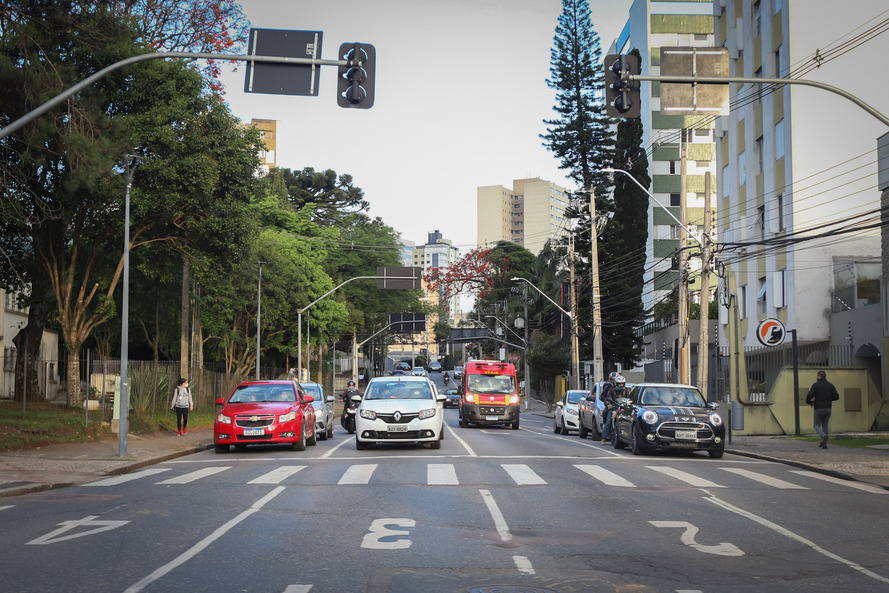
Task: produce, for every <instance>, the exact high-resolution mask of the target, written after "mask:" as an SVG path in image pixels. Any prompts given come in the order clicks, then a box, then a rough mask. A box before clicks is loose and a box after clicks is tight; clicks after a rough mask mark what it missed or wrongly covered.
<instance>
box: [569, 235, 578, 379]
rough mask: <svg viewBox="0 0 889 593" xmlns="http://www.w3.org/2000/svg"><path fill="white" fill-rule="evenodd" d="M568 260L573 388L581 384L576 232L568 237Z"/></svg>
mask: <svg viewBox="0 0 889 593" xmlns="http://www.w3.org/2000/svg"><path fill="white" fill-rule="evenodd" d="M568 261H569V266H568V267H569V270H570V280H571V389H579V386H580V381H579V380H580V354H579V353H578V339H577V287H576V286H575V285H574V233H571V234H570V236H569V239H568Z"/></svg>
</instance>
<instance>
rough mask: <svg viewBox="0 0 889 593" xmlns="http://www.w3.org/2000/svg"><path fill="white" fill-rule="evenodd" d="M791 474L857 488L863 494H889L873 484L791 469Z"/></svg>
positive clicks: (888, 491)
mask: <svg viewBox="0 0 889 593" xmlns="http://www.w3.org/2000/svg"><path fill="white" fill-rule="evenodd" d="M790 471H791V473H794V474H799V475H801V476H807V477H809V478H817V479H819V480H824V481H825V482H830V483H832V484H840V485H841V486H848V487H849V488H857V489H858V490H864V491H865V492H870V493H872V494H889V490H886V489H885V488H882V487H880V486H875V485H873V484H864V483H862V482H854V481H852V480H844V479H842V478H835V477H834V476H827V475H824V474H819V473H816V472H810V471H807V470H802V469H792V470H790Z"/></svg>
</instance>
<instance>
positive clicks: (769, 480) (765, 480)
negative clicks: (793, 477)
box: [719, 467, 808, 490]
mask: <svg viewBox="0 0 889 593" xmlns="http://www.w3.org/2000/svg"><path fill="white" fill-rule="evenodd" d="M719 469H721V470H722V471H726V472H729V473H733V474H737V475H739V476H744V477H745V478H749V479H751V480H753V481H754V482H759V483H760V484H765V485H766V486H771V487H773V488H780V489H782V490H808V488H806V487H805V486H798V485H797V484H791V483H790V482H786V481H784V480H781V479H778V478H773V477H771V476H767V475H765V474H761V473H759V472H752V471H750V470H747V469H741V468H737V467H721V468H719Z"/></svg>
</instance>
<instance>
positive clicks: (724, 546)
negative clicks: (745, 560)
mask: <svg viewBox="0 0 889 593" xmlns="http://www.w3.org/2000/svg"><path fill="white" fill-rule="evenodd" d="M649 523H651V524H652V525H654V526H655V527H680V528H684V529H685V531H683V532H682V536H681V537H680V538H679V541H681V542H682V543H683V544H685V545H686V546H689V547H692V548H694V549H696V550H699V551H701V552H704V553H705V554H716V555H717V556H743V555H744V552H742V551H741V550H740V549H739V548H738V547H737V546H735V545H734V544H729V543H725V542H723V543H721V544H717V545H715V546H706V545H704V544H699V543H698V542H696V541H695V535H697V533H698V528H697V527H695V526H694V525H692V524H691V523H687V522H685V521H649Z"/></svg>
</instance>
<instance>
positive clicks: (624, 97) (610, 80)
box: [603, 54, 642, 117]
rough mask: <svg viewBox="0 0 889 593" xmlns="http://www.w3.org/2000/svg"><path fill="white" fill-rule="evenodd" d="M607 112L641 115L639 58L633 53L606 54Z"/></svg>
mask: <svg viewBox="0 0 889 593" xmlns="http://www.w3.org/2000/svg"><path fill="white" fill-rule="evenodd" d="M603 66H605V112H606V113H607V114H608V115H610V116H611V117H639V116H640V115H641V114H642V109H641V101H640V98H639V81H631V80H630V79H629V76H630V75H631V74H634V75H635V74H639V58H637V57H636V56H634V55H632V54H628V55H617V54H609V55H607V56H605V61H604V62H603Z"/></svg>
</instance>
